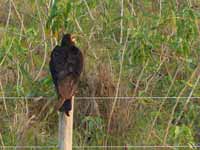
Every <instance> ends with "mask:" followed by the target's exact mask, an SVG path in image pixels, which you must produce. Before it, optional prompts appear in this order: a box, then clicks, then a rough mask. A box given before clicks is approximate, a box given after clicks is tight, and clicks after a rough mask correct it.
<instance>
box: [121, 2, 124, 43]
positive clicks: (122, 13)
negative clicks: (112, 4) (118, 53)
mask: <svg viewBox="0 0 200 150" xmlns="http://www.w3.org/2000/svg"><path fill="white" fill-rule="evenodd" d="M123 16H124V0H121V14H120V17H121V20H120V27H121V30H120V44H122V41H123Z"/></svg>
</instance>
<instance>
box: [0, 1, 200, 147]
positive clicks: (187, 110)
mask: <svg viewBox="0 0 200 150" xmlns="http://www.w3.org/2000/svg"><path fill="white" fill-rule="evenodd" d="M122 2H123V5H122ZM0 3H1V10H2V11H1V13H0V35H1V36H0V37H1V38H0V40H1V41H0V96H1V97H6V96H36V97H37V96H47V97H51V98H47V99H44V98H42V99H41V100H36V99H31V100H25V99H20V98H19V99H17V100H9V99H5V100H4V99H1V100H0V106H1V107H0V112H1V117H0V143H1V145H57V134H58V133H57V128H58V126H57V124H58V114H57V113H56V112H54V111H53V104H54V102H55V101H56V94H55V90H54V87H53V83H52V80H51V76H50V73H49V68H48V62H49V56H50V53H51V50H52V49H53V48H54V46H55V45H56V42H60V39H61V36H62V32H65V33H67V32H68V33H74V34H75V35H76V36H77V46H78V47H80V48H81V50H82V51H83V53H84V57H85V65H84V72H83V74H82V77H81V81H80V84H79V92H78V96H115V95H116V92H117V91H118V94H117V95H118V96H144V97H146V96H148V97H151V96H161V97H165V96H177V97H178V96H179V97H181V96H185V97H188V96H193V97H195V96H200V93H199V89H200V84H199V78H200V77H199V69H200V66H199V56H200V40H199V39H200V38H199V33H200V30H199V25H200V13H199V9H200V3H199V2H198V1H195V0H182V1H180V0H177V1H173V0H168V1H167V0H141V1H135V0H124V1H117V0H102V1H97V0H93V1H87V0H86V1H85V0H83V1H78V0H77V1H73V2H72V1H65V2H64V1H58V0H54V3H53V4H52V2H51V1H47V0H42V1H39V0H35V1H34V0H31V1H25V0H16V1H11V2H9V1H8V2H7V1H2V0H1V1H0ZM9 8H11V9H9ZM9 10H10V12H9ZM9 14H10V15H9ZM122 60H123V62H122ZM119 79H120V80H119ZM199 104H200V103H199V99H190V98H188V100H187V99H178V98H177V99H164V98H161V99H135V100H132V101H127V100H120V101H117V103H116V105H114V100H95V101H94V100H93V99H91V100H88V101H85V100H76V101H75V118H74V145H81V146H83V145H105V143H107V145H164V144H166V145H188V146H189V145H196V144H199V143H200V141H199V129H200V122H199V119H198V116H199V115H200V105H199ZM112 108H113V109H112ZM111 110H113V114H112V118H110V113H111ZM109 119H111V120H110V121H111V122H110V129H109V130H108V124H109ZM167 128H168V130H167ZM1 137H2V138H1Z"/></svg>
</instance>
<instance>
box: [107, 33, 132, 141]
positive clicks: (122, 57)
mask: <svg viewBox="0 0 200 150" xmlns="http://www.w3.org/2000/svg"><path fill="white" fill-rule="evenodd" d="M128 37H129V30H128V31H127V36H126V41H125V43H124V46H123V49H122V56H121V61H120V71H119V78H118V82H117V85H116V93H115V99H114V102H113V104H112V108H111V112H110V115H109V119H108V127H107V133H108V132H109V130H110V124H111V119H112V115H113V112H114V110H115V106H116V103H117V97H118V93H119V86H120V81H121V74H122V69H123V62H124V54H125V51H126V47H127V43H128ZM106 143H107V140H106Z"/></svg>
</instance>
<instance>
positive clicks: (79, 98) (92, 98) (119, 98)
mask: <svg viewBox="0 0 200 150" xmlns="http://www.w3.org/2000/svg"><path fill="white" fill-rule="evenodd" d="M53 98H56V97H48V96H16V97H0V100H1V99H37V100H40V99H53ZM75 99H78V100H94V99H95V100H105V99H108V100H112V99H118V100H122V99H123V100H131V99H161V100H162V99H200V96H196V97H186V96H183V97H177V96H172V97H162V96H149V97H148V96H144V97H142V96H141V97H139V96H126V97H114V96H113V97H112V96H111V97H105V96H102V97H92V96H89V97H75Z"/></svg>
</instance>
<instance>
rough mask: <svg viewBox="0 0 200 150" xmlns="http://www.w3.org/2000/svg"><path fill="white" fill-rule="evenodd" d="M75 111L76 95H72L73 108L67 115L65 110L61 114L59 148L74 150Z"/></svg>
mask: <svg viewBox="0 0 200 150" xmlns="http://www.w3.org/2000/svg"><path fill="white" fill-rule="evenodd" d="M73 113H74V96H73V97H72V110H71V111H70V112H69V115H70V116H67V115H66V114H65V113H64V112H61V113H60V114H59V131H58V132H59V133H58V136H59V137H58V140H59V150H72V138H73V134H72V133H73Z"/></svg>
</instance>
